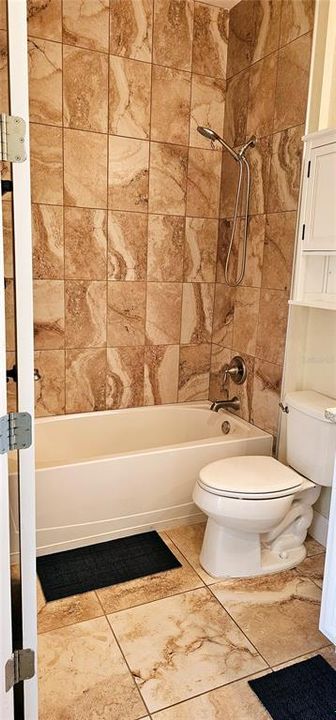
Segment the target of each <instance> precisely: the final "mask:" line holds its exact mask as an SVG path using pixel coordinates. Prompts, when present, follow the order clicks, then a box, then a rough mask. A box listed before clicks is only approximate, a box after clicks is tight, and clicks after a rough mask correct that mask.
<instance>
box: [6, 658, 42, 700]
mask: <svg viewBox="0 0 336 720" xmlns="http://www.w3.org/2000/svg"><path fill="white" fill-rule="evenodd" d="M34 675H35V653H34V650H29V649H26V650H15V651H14V652H13V655H12V657H11V658H9V660H7V662H6V665H5V686H6V692H8V690H11V688H12V687H14V685H16V684H17V683H19V682H22V681H23V680H30V679H31V678H32V677H34Z"/></svg>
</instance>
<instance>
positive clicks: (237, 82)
mask: <svg viewBox="0 0 336 720" xmlns="http://www.w3.org/2000/svg"><path fill="white" fill-rule="evenodd" d="M249 81H250V70H249V69H247V70H243V71H242V72H241V73H239V74H238V75H235V76H234V77H232V78H230V79H229V80H227V83H226V100H225V116H224V136H225V139H226V141H227V142H228V143H229V145H232V146H233V147H235V146H236V145H241V144H242V143H243V142H245V138H246V128H247V113H248V101H249Z"/></svg>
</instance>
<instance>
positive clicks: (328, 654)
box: [272, 645, 336, 670]
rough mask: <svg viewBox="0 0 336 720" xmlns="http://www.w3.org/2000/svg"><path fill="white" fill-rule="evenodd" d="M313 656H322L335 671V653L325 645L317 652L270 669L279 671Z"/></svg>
mask: <svg viewBox="0 0 336 720" xmlns="http://www.w3.org/2000/svg"><path fill="white" fill-rule="evenodd" d="M315 655H322V657H323V658H324V659H325V660H326V661H327V662H328V663H329V665H331V666H332V667H333V668H334V670H336V653H335V648H334V646H333V645H327V647H324V648H322V649H321V650H319V651H318V652H312V653H306V654H305V655H301V656H300V657H297V658H295V659H294V660H289V662H285V663H282V664H281V665H275V666H274V668H272V669H273V670H281V668H284V667H289V666H290V665H294V664H295V663H299V662H303V661H304V660H308V659H309V658H311V657H314V656H315Z"/></svg>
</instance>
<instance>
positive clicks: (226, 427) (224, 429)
mask: <svg viewBox="0 0 336 720" xmlns="http://www.w3.org/2000/svg"><path fill="white" fill-rule="evenodd" d="M230 430H231V425H230V423H229V421H228V420H224V422H223V423H222V432H223V434H224V435H227V434H228V433H229V432H230Z"/></svg>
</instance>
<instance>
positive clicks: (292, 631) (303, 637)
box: [211, 570, 326, 665]
mask: <svg viewBox="0 0 336 720" xmlns="http://www.w3.org/2000/svg"><path fill="white" fill-rule="evenodd" d="M211 590H212V592H213V593H214V594H215V596H216V597H217V598H218V600H219V601H220V602H221V603H222V605H223V606H224V607H225V608H226V609H227V610H228V612H229V613H230V615H231V616H232V617H233V619H234V620H235V622H236V623H237V624H238V625H239V627H240V628H241V629H242V630H243V632H244V633H245V634H246V635H247V637H248V638H249V639H250V640H251V642H252V643H253V644H254V645H255V647H256V648H257V650H258V651H259V652H260V653H261V655H262V656H263V657H264V658H265V660H266V661H267V662H268V663H269V664H270V665H277V664H279V663H281V662H285V661H286V660H290V659H291V658H294V657H297V656H298V655H303V654H304V653H307V652H312V651H314V650H317V649H318V648H321V647H324V646H325V644H326V638H325V637H324V636H323V635H322V634H321V633H320V632H319V630H318V625H319V614H320V600H321V590H320V588H318V587H317V585H315V583H313V582H312V581H311V580H309V579H308V578H305V577H300V576H299V575H298V574H297V572H296V571H295V570H289V571H287V572H283V573H279V574H278V575H268V576H264V577H259V578H246V579H242V580H234V581H232V580H225V581H223V582H220V583H217V584H215V585H212V586H211Z"/></svg>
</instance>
